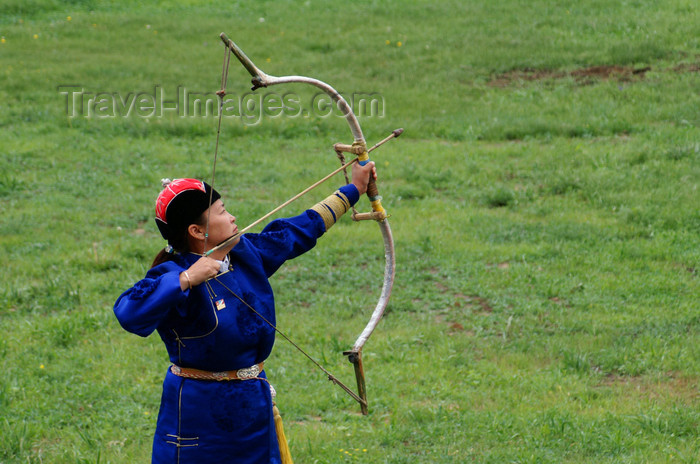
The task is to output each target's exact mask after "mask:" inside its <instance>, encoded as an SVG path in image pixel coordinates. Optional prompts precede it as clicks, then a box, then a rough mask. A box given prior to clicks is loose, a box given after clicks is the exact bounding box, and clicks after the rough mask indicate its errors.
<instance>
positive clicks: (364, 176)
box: [352, 161, 377, 196]
mask: <svg viewBox="0 0 700 464" xmlns="http://www.w3.org/2000/svg"><path fill="white" fill-rule="evenodd" d="M370 176H371V178H372V179H374V180H375V181H376V180H377V168H376V167H375V166H374V161H370V162H369V163H367V164H365V165H364V166H361V165H360V163H355V164H353V165H352V183H353V185H354V186H355V187H357V191H358V192H360V196H362V195H364V194H365V193H366V192H367V184H369V179H370Z"/></svg>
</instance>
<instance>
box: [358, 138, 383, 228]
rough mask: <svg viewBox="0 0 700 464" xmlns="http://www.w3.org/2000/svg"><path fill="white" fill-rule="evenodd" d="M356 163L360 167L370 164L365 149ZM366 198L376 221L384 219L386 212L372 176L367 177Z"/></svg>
mask: <svg viewBox="0 0 700 464" xmlns="http://www.w3.org/2000/svg"><path fill="white" fill-rule="evenodd" d="M353 145H354V144H353ZM357 161H358V163H360V166H365V165H366V164H367V163H369V162H370V159H369V153H368V152H367V150H366V149H365V150H363V151H362V153H360V154H359V155H358V156H357ZM367 197H369V201H370V203H371V204H372V211H374V213H375V219H376V220H378V221H381V220H384V219H386V211H385V210H384V207H383V206H382V197H380V196H379V189H378V188H377V181H376V180H375V179H374V176H372V175H370V176H369V183H368V184H367Z"/></svg>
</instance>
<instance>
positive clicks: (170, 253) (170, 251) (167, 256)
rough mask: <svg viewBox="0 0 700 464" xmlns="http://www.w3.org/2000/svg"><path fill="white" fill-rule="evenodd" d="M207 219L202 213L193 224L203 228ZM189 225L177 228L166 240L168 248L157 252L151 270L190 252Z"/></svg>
mask: <svg viewBox="0 0 700 464" xmlns="http://www.w3.org/2000/svg"><path fill="white" fill-rule="evenodd" d="M206 221H207V218H206V214H205V213H202V214H201V215H200V216H199V217H198V218H197V219H196V220H195V221H194V222H193V224H197V225H198V226H204V224H206ZM189 227H190V224H187V225H183V226H180V227H178V229H177V230H175V231H173V235H172V237H171V238H170V240H168V246H167V247H166V248H164V249H162V250H160V251H159V252H158V254H157V255H156V257H155V258H154V259H153V264H151V268H154V267H156V266H158V265H159V264H163V263H164V262H166V261H172V260H174V259H175V256H176V255H177V254H182V253H188V252H189V251H190V244H189V241H188V235H189V231H188V229H189Z"/></svg>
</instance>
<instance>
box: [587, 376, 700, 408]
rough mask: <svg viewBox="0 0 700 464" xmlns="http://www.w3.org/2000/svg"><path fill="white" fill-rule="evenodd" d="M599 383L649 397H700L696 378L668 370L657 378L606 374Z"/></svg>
mask: <svg viewBox="0 0 700 464" xmlns="http://www.w3.org/2000/svg"><path fill="white" fill-rule="evenodd" d="M599 385H600V386H601V387H608V388H615V389H621V390H626V389H632V390H635V391H637V392H638V393H640V394H643V395H644V396H646V397H648V398H650V399H661V398H678V399H687V400H691V401H698V400H699V399H700V390H698V388H697V379H695V378H691V377H688V376H686V375H684V374H682V373H680V372H669V373H667V374H666V375H664V376H662V377H660V378H657V379H651V378H648V377H645V376H624V375H619V374H608V375H606V376H605V377H604V378H603V379H602V380H601V382H600V384H599Z"/></svg>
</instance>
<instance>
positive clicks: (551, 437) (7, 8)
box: [0, 0, 700, 464]
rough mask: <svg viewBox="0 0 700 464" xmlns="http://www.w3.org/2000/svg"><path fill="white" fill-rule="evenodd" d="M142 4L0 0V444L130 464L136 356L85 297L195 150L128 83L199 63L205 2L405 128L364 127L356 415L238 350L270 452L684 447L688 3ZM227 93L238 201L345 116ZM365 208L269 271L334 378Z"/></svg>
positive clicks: (370, 120) (697, 213)
mask: <svg viewBox="0 0 700 464" xmlns="http://www.w3.org/2000/svg"><path fill="white" fill-rule="evenodd" d="M143 3H144V4H141V5H138V6H136V5H132V4H131V2H123V1H121V2H120V1H117V2H110V4H109V5H103V4H102V3H101V2H95V1H90V0H86V1H66V2H62V1H59V0H30V1H29V0H5V1H4V2H3V5H2V6H1V7H0V11H2V13H1V14H0V37H1V39H0V212H1V213H2V220H0V230H1V233H0V247H1V256H2V267H1V271H0V369H1V370H2V375H1V376H0V437H2V439H1V440H0V463H3V464H10V463H51V464H54V463H101V464H104V463H112V464H117V463H119V464H120V463H125V464H132V463H145V462H149V456H150V443H151V439H152V432H153V430H154V428H155V420H156V416H157V413H158V404H159V397H160V389H161V382H162V377H163V374H164V372H165V370H166V368H167V366H168V360H167V357H166V355H165V350H164V348H163V346H162V343H161V342H160V340H159V339H158V337H157V336H151V337H149V338H146V339H141V338H139V337H136V336H133V335H130V334H128V333H126V332H125V331H123V330H122V329H121V328H120V327H119V324H118V323H117V321H116V319H115V318H114V316H113V313H112V305H113V303H114V300H115V299H116V298H117V296H118V295H119V294H120V293H121V292H122V291H123V290H125V289H126V288H128V287H129V286H130V285H131V284H132V283H133V282H135V281H136V280H138V279H140V278H141V277H142V276H143V274H144V273H145V271H146V270H147V268H148V266H149V264H150V262H151V260H152V258H153V256H154V255H155V254H156V252H157V251H158V250H159V249H160V248H161V247H162V246H164V243H163V241H162V239H161V238H160V235H159V234H158V231H157V229H156V227H155V225H154V223H153V219H152V216H153V211H152V209H153V202H154V199H155V196H156V195H157V193H158V191H159V187H160V183H159V181H160V179H161V178H163V177H171V178H175V177H185V176H188V177H201V178H204V179H208V178H209V176H210V175H211V167H212V161H213V153H214V142H215V136H216V118H215V117H205V116H202V115H189V113H188V116H187V117H180V115H179V114H178V113H176V112H175V111H165V112H164V114H162V115H157V114H153V111H151V110H150V109H149V108H148V104H146V105H145V108H143V107H141V108H140V109H139V108H138V101H136V100H137V99H138V98H140V97H143V98H145V99H146V103H147V102H148V101H149V100H148V99H149V98H150V96H153V99H154V100H157V99H158V98H161V97H162V99H163V100H167V101H172V99H174V98H176V96H177V95H178V92H180V91H181V90H180V89H188V90H189V91H191V92H214V91H216V90H218V89H219V86H220V78H221V64H222V57H223V46H222V44H221V42H220V41H219V39H218V34H219V33H220V32H222V31H225V32H226V33H227V34H228V35H229V37H231V38H232V39H233V40H235V41H236V42H237V43H238V44H239V45H240V46H241V47H242V48H243V49H244V50H245V51H246V53H247V54H248V55H249V56H250V57H251V58H253V59H254V61H256V62H257V63H258V64H259V65H260V66H261V67H262V68H263V69H264V70H266V71H267V72H269V73H270V74H273V75H286V74H301V75H308V76H313V77H317V78H319V79H322V80H324V81H327V82H329V83H331V84H333V85H334V86H335V87H336V88H338V89H339V90H340V91H341V92H343V93H344V94H350V93H352V92H361V93H363V94H368V95H375V96H380V97H381V99H382V105H381V108H382V109H383V114H382V115H379V114H365V115H364V116H363V117H361V123H362V126H363V129H364V130H365V135H366V137H367V139H368V142H369V143H370V144H373V143H375V142H376V141H378V140H380V139H381V138H383V137H384V136H386V135H387V134H388V133H389V132H390V131H391V130H393V129H395V128H397V127H404V128H405V134H404V135H403V136H402V137H401V138H400V139H399V140H397V141H393V142H391V143H390V144H387V145H386V146H385V147H382V148H381V149H379V150H377V151H376V152H375V154H376V156H375V159H376V160H377V165H378V169H379V175H380V180H379V187H380V191H381V193H382V194H383V197H384V203H385V206H386V208H387V210H388V211H389V213H390V214H391V223H392V227H393V229H394V235H395V240H396V253H397V277H396V284H395V287H394V294H393V296H392V300H391V302H390V305H389V309H388V311H387V314H386V315H385V317H384V319H383V320H382V322H381V323H380V325H379V328H378V329H377V331H376V332H375V334H374V335H373V337H372V338H371V339H370V340H369V342H368V343H367V345H366V347H365V353H364V358H365V370H366V373H367V387H368V395H369V402H370V415H369V416H367V417H363V416H361V415H359V414H358V408H357V407H356V405H355V404H353V402H352V400H351V399H349V398H348V397H347V396H345V394H344V393H343V392H342V391H340V390H339V389H338V388H337V387H334V386H333V385H332V384H330V383H329V382H328V381H327V380H326V378H325V377H324V375H323V374H322V373H321V372H319V371H317V370H315V369H314V368H313V366H312V365H311V364H310V363H309V362H308V361H307V360H306V359H304V358H303V357H302V356H300V355H299V353H297V352H296V351H295V350H294V349H293V348H292V347H291V346H289V344H287V343H286V342H284V340H281V339H279V340H278V342H277V344H276V347H275V351H274V352H273V354H272V357H271V358H270V359H269V361H268V362H267V364H266V370H267V372H268V375H269V377H270V378H271V380H272V382H273V384H274V385H275V387H276V388H277V390H278V392H279V393H280V395H279V397H278V401H279V405H280V408H281V410H282V414H283V416H284V417H285V424H286V433H287V437H288V438H289V440H290V447H291V450H292V454H293V456H294V458H295V461H296V462H297V463H340V462H358V463H359V462H362V463H392V464H394V463H396V464H398V463H407V464H408V463H410V464H416V463H426V464H427V463H430V464H432V463H466V462H478V463H493V464H502V463H635V464H637V463H676V462H677V463H697V462H698V459H699V458H698V456H700V432H699V428H700V387H699V380H700V304H699V302H700V284H699V281H698V278H699V275H698V274H699V272H700V271H699V270H698V269H699V268H700V192H699V191H698V189H699V187H700V128H699V126H700V15H699V13H698V7H697V5H696V2H694V1H690V0H668V1H665V2H656V1H644V0H638V1H620V2H608V1H599V0H582V1H580V2H576V3H575V4H572V2H563V1H541V0H535V1H531V2H518V1H515V0H494V1H491V2H474V1H441V2H434V1H423V0H421V1H411V2H370V1H359V2H354V3H352V4H349V3H348V2H341V1H335V0H333V1H328V2H317V1H306V2H209V3H206V2H194V1H187V0H182V1H161V2H143ZM205 3H206V4H205ZM248 82H249V77H248V75H247V73H246V72H245V70H244V69H243V68H242V67H240V66H239V65H238V63H237V62H232V64H231V70H230V72H229V80H228V86H227V90H228V94H229V96H233V97H234V98H238V97H240V98H241V99H243V100H244V101H248V100H251V101H253V102H254V103H255V102H258V103H260V101H259V100H255V98H257V97H254V96H252V95H250V94H247V92H248V91H249V87H250V86H249V84H248ZM274 90H275V92H277V91H279V92H280V94H281V93H282V92H284V91H290V92H294V93H295V95H297V96H298V98H299V101H300V102H301V106H303V107H304V108H305V109H309V108H307V107H309V106H310V102H311V98H313V92H311V91H308V90H307V89H305V88H304V87H301V86H289V87H288V88H285V89H282V88H276V89H274ZM67 92H75V93H78V92H79V96H80V98H82V100H83V103H81V104H79V105H78V104H76V105H77V106H71V105H73V104H74V100H72V99H67V95H70V96H71V97H72V96H73V95H74V94H73V93H70V94H68V93H67ZM258 92H262V93H263V94H264V93H265V91H264V90H263V91H258ZM139 94H140V95H139ZM76 98H77V97H76ZM91 98H92V99H93V100H92V103H90V99H91ZM101 99H102V100H101ZM97 100H99V101H97ZM135 101H136V103H135V106H134V107H132V110H133V111H131V112H127V110H128V108H130V104H131V103H133V102H135ZM142 106H143V105H142ZM188 108H189V107H188ZM190 109H192V108H190ZM310 113H314V112H313V111H310ZM255 115H256V113H255V111H251V112H250V114H245V115H243V116H241V117H236V116H230V117H227V118H224V121H223V125H222V135H221V145H220V149H219V161H218V165H217V180H216V187H217V189H219V191H221V192H222V194H223V195H224V197H225V198H226V199H227V206H228V207H229V209H230V210H232V211H233V213H234V214H235V215H236V216H237V217H238V224H239V225H241V226H244V225H247V224H249V223H250V222H252V221H253V220H255V219H256V218H257V217H259V216H261V215H262V214H263V213H265V212H266V211H268V210H269V209H271V208H272V207H274V206H275V205H276V204H278V203H280V202H282V201H283V200H285V199H286V198H287V197H289V196H291V195H292V194H293V193H295V192H297V191H299V190H301V189H303V188H304V187H305V186H306V185H308V184H309V183H311V182H312V181H314V180H316V179H317V178H320V177H322V176H323V175H324V174H325V173H327V172H329V171H331V170H332V169H334V168H335V167H336V166H337V165H338V162H337V160H336V159H335V154H334V153H333V151H332V149H331V146H332V144H333V143H336V142H343V143H349V142H351V136H350V133H349V131H348V130H347V127H346V125H345V122H344V121H342V120H340V119H339V118H337V117H332V116H331V117H322V116H321V115H319V114H310V115H309V116H308V117H303V116H298V117H285V116H281V117H272V116H264V117H259V118H256V116H255ZM341 183H342V179H341V178H340V177H338V179H337V180H336V181H335V182H333V181H331V182H330V184H328V185H327V186H326V187H325V188H321V189H320V190H318V191H315V192H313V193H311V194H309V196H307V197H306V198H305V199H303V200H301V201H300V203H296V204H295V205H293V206H292V207H290V208H289V209H288V210H286V214H289V215H291V214H296V213H297V212H299V211H301V210H303V209H304V208H306V207H308V206H310V205H312V204H313V203H315V202H316V201H318V200H319V199H321V198H323V197H325V196H326V195H327V194H329V193H330V192H331V191H332V190H333V189H334V188H336V187H337V186H338V185H340V184H341ZM361 206H362V207H361V209H363V210H366V209H368V205H367V202H366V200H362V203H361ZM376 229H377V228H376V226H374V225H373V224H370V223H361V224H353V223H352V221H350V220H349V218H344V219H343V221H341V223H339V224H338V225H336V226H335V227H334V228H333V229H331V231H330V232H329V234H328V235H327V236H326V237H325V238H324V239H323V240H322V241H321V242H320V244H319V246H318V247H317V248H315V249H314V250H313V251H312V252H310V253H308V254H307V255H304V256H303V257H301V258H299V259H297V260H295V261H294V262H292V263H289V265H288V266H287V267H285V268H283V269H282V270H281V271H280V272H279V273H278V274H277V275H276V276H275V277H274V278H273V285H274V287H275V290H276V295H277V305H278V321H279V327H280V328H281V329H282V330H284V331H285V332H286V333H288V334H289V335H290V336H291V337H292V338H294V339H295V340H296V341H297V342H298V343H300V344H301V345H302V346H304V347H305V348H306V349H308V351H309V352H311V353H312V354H313V355H314V356H316V357H317V358H318V359H320V360H321V362H322V363H323V364H324V365H325V366H326V367H327V368H328V369H329V370H330V371H331V372H333V373H334V374H336V375H337V376H338V377H340V378H341V379H342V380H344V381H347V382H348V383H350V384H353V382H354V380H353V377H354V376H353V373H352V368H351V366H350V364H348V363H347V361H346V360H345V358H344V357H343V356H342V354H341V353H342V351H343V350H345V349H347V348H349V347H350V346H351V345H352V343H353V342H354V338H355V337H356V336H357V335H358V334H359V332H360V331H361V329H362V328H363V327H364V324H365V323H366V321H367V319H368V317H369V313H370V312H371V308H373V304H374V302H375V301H376V298H377V297H378V295H379V286H380V283H381V272H382V260H383V257H382V245H381V237H380V236H379V233H378V231H377V230H376Z"/></svg>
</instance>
